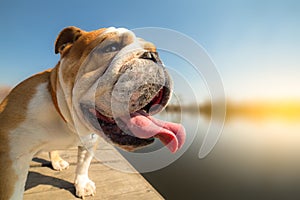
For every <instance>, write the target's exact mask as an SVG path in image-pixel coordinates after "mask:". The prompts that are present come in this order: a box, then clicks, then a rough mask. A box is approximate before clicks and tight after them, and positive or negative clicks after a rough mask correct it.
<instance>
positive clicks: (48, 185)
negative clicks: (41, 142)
mask: <svg viewBox="0 0 300 200" xmlns="http://www.w3.org/2000/svg"><path fill="white" fill-rule="evenodd" d="M98 151H99V152H100V153H101V162H100V161H97V160H93V161H92V164H91V167H90V171H89V177H90V178H91V180H93V181H94V182H95V184H96V187H97V192H96V195H95V196H94V197H86V198H85V199H86V200H91V199H93V200H98V199H101V200H103V199H114V200H115V199H130V200H134V199H136V200H140V199H143V200H144V199H145V200H147V199H149V200H155V199H163V197H162V196H161V195H160V194H159V193H158V192H157V191H156V190H155V189H154V188H153V187H152V186H151V185H150V184H149V183H148V182H147V181H146V180H145V179H144V178H143V177H142V176H141V175H140V174H138V173H124V172H120V171H117V170H114V169H111V168H110V167H107V166H106V165H105V164H109V163H114V164H116V165H118V166H122V167H127V168H132V166H131V165H130V164H129V163H128V162H127V161H126V160H125V159H124V158H123V157H122V156H121V155H120V154H119V152H118V151H117V150H116V149H114V147H112V146H110V145H108V144H103V145H101V149H99V150H98ZM61 157H62V158H63V159H65V160H66V161H68V162H69V163H70V168H69V169H67V170H64V171H61V172H59V171H54V170H53V169H52V167H51V164H50V162H49V158H48V153H42V154H39V155H37V157H36V158H34V159H33V161H32V162H31V165H30V170H29V174H28V179H27V183H26V187H25V194H24V200H49V199H53V200H69V199H70V200H71V199H79V198H77V197H76V196H75V188H74V185H73V182H74V177H75V168H76V160H77V148H73V149H69V150H67V151H62V152H61ZM123 169H124V168H123Z"/></svg>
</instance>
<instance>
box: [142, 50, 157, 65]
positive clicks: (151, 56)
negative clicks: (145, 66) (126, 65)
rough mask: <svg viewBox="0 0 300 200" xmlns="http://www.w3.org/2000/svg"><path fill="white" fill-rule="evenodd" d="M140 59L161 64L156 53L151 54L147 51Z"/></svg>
mask: <svg viewBox="0 0 300 200" xmlns="http://www.w3.org/2000/svg"><path fill="white" fill-rule="evenodd" d="M140 58H142V59H148V60H152V61H153V62H155V63H157V62H159V61H160V60H159V58H158V55H157V53H156V52H150V51H146V52H144V53H143V54H142V55H141V56H140Z"/></svg>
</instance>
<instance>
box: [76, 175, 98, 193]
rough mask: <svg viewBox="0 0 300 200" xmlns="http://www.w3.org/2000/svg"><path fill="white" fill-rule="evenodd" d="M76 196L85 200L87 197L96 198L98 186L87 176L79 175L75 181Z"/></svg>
mask: <svg viewBox="0 0 300 200" xmlns="http://www.w3.org/2000/svg"><path fill="white" fill-rule="evenodd" d="M75 188H76V196H78V197H81V198H84V197H85V196H94V195H95V194H96V185H95V183H94V182H93V181H91V180H90V179H89V178H88V177H87V176H86V175H77V177H76V180H75Z"/></svg>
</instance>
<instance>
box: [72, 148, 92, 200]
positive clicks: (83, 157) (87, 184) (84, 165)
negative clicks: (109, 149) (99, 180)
mask: <svg viewBox="0 0 300 200" xmlns="http://www.w3.org/2000/svg"><path fill="white" fill-rule="evenodd" d="M92 151H93V148H91V149H86V148H85V147H82V146H79V147H78V162H77V168H76V175H75V188H76V195H77V196H78V197H82V198H84V197H85V196H91V195H92V196H94V195H95V193H96V186H95V183H94V182H93V181H91V180H90V179H89V177H88V170H89V166H90V163H91V161H92V158H93V152H92Z"/></svg>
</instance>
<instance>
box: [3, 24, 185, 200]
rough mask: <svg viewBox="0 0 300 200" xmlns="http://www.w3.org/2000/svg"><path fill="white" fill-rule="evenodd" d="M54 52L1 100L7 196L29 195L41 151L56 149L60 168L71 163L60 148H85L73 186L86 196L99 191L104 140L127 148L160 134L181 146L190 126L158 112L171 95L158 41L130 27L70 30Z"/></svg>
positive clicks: (55, 162) (174, 148)
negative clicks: (96, 164)
mask: <svg viewBox="0 0 300 200" xmlns="http://www.w3.org/2000/svg"><path fill="white" fill-rule="evenodd" d="M55 53H59V54H60V60H59V62H58V64H57V65H56V66H55V67H54V68H52V69H49V70H47V71H44V72H41V73H38V74H36V75H33V76H32V77H30V78H28V79H26V80H24V81H23V82H21V83H20V84H19V85H17V86H16V87H15V88H14V89H12V90H11V92H10V93H9V94H8V96H7V97H6V98H5V99H4V100H3V101H2V103H1V105H0V112H1V113H0V161H1V165H0V199H22V197H23V192H24V185H25V182H26V177H27V173H28V169H29V163H30V161H31V159H32V158H33V156H34V155H35V154H36V153H38V152H40V151H51V153H50V157H51V162H52V165H53V168H54V169H57V170H62V169H65V168H67V167H68V163H67V162H66V161H64V160H63V159H61V158H60V157H59V155H58V154H57V153H56V151H54V150H57V149H66V148H69V147H72V146H78V147H79V148H78V149H79V151H78V153H79V154H80V155H79V156H78V157H79V158H80V159H79V160H78V163H77V169H76V175H75V181H74V184H75V188H76V195H77V196H79V197H84V196H88V195H94V194H95V190H96V188H95V184H94V182H93V181H91V180H90V179H89V177H88V168H89V164H90V161H91V159H92V156H93V149H94V147H95V146H96V145H97V138H98V137H103V138H104V139H105V140H106V141H108V142H110V143H112V144H114V145H116V146H118V147H119V148H122V149H124V150H127V151H134V150H136V149H138V148H141V147H143V146H146V145H149V144H151V143H152V142H153V141H154V140H155V138H158V139H159V140H160V141H161V142H162V143H163V144H164V145H166V146H167V148H168V149H169V150H170V151H171V152H176V151H177V150H178V149H179V148H181V146H182V145H183V143H184V141H185V131H184V128H183V127H182V126H181V125H179V124H175V123H171V122H164V121H161V120H158V119H155V118H154V117H153V115H155V114H156V113H158V112H160V111H161V110H163V109H164V108H165V106H166V105H167V103H168V101H169V99H170V98H171V93H172V91H171V90H172V81H171V79H170V76H169V75H168V73H167V71H166V69H165V68H164V66H163V64H162V62H161V60H160V58H159V56H158V54H157V52H156V48H155V46H154V45H153V44H151V43H150V42H147V41H145V40H143V39H141V38H137V37H136V36H135V35H134V33H132V32H131V31H129V30H127V29H124V28H118V29H116V28H103V29H99V30H95V31H91V32H86V31H83V30H81V29H79V28H76V27H68V28H65V29H63V30H62V31H61V33H60V34H59V35H58V37H57V39H56V42H55ZM91 135H92V137H91ZM82 141H84V142H82ZM100 192H101V191H100Z"/></svg>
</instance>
